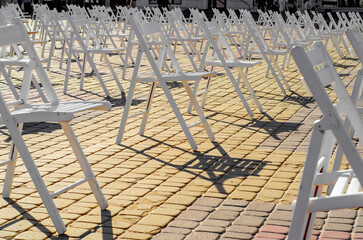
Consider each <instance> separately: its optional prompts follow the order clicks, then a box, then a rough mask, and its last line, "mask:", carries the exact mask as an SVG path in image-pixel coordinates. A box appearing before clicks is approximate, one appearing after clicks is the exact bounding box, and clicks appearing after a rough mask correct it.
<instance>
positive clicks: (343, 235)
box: [320, 231, 351, 239]
mask: <svg viewBox="0 0 363 240" xmlns="http://www.w3.org/2000/svg"><path fill="white" fill-rule="evenodd" d="M320 237H322V238H335V239H350V237H351V234H350V233H347V232H340V231H323V232H322V233H321V235H320Z"/></svg>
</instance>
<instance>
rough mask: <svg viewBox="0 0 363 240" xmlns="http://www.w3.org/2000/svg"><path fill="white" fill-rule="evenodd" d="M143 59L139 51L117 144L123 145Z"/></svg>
mask: <svg viewBox="0 0 363 240" xmlns="http://www.w3.org/2000/svg"><path fill="white" fill-rule="evenodd" d="M141 57H142V52H141V50H140V49H139V50H138V53H137V57H136V63H135V68H134V72H133V74H132V78H131V83H130V87H129V92H128V93H127V97H126V103H125V107H124V112H123V114H122V118H121V123H120V128H119V130H118V133H117V138H116V143H117V144H120V143H121V140H122V137H123V135H124V132H125V127H126V123H127V118H128V116H129V112H130V107H131V102H132V97H133V96H134V91H135V87H136V78H137V74H138V72H139V68H140V63H141Z"/></svg>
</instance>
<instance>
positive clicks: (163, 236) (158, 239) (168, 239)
mask: <svg viewBox="0 0 363 240" xmlns="http://www.w3.org/2000/svg"><path fill="white" fill-rule="evenodd" d="M184 238H185V235H183V234H175V233H159V234H157V235H155V236H154V237H153V238H152V239H153V240H182V239H184Z"/></svg>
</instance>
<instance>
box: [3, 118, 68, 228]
mask: <svg viewBox="0 0 363 240" xmlns="http://www.w3.org/2000/svg"><path fill="white" fill-rule="evenodd" d="M6 127H7V128H8V130H9V132H10V135H11V137H12V139H13V141H14V143H15V146H16V148H17V149H18V151H19V154H20V156H21V158H22V159H23V162H24V165H25V167H26V169H27V171H28V173H29V175H30V177H31V179H32V181H33V183H34V185H35V187H36V189H37V191H38V193H39V195H40V197H41V199H42V201H43V203H44V205H45V208H46V209H47V211H48V213H49V216H50V218H51V219H52V221H53V224H54V226H55V228H56V230H57V232H58V233H59V234H63V233H64V232H65V231H66V226H65V225H64V222H63V220H62V218H61V216H60V215H59V212H58V209H57V208H56V206H55V204H54V201H53V199H52V197H51V196H50V194H49V191H48V189H47V187H46V185H45V183H44V181H43V179H42V177H41V175H40V173H39V170H38V168H37V166H36V165H35V163H34V160H33V158H32V156H31V155H30V152H29V150H28V148H27V146H26V145H25V142H24V140H23V138H22V136H21V134H20V132H19V129H18V127H17V124H16V123H15V122H14V121H9V122H7V123H6Z"/></svg>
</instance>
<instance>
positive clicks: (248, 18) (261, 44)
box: [242, 11, 270, 51]
mask: <svg viewBox="0 0 363 240" xmlns="http://www.w3.org/2000/svg"><path fill="white" fill-rule="evenodd" d="M242 19H243V22H244V23H245V24H246V27H247V29H248V31H249V34H251V35H252V37H253V40H254V42H255V43H256V44H257V46H258V48H259V49H260V51H268V50H269V49H270V47H269V46H268V45H267V43H266V41H265V38H264V37H263V36H262V34H261V32H260V30H259V29H258V26H257V24H256V22H255V20H254V19H253V17H252V15H251V13H250V12H248V11H244V12H243V17H242Z"/></svg>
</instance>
